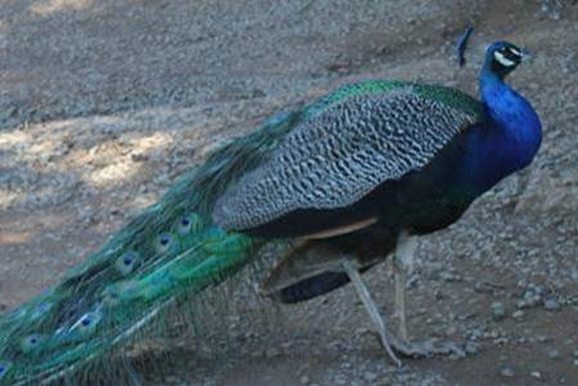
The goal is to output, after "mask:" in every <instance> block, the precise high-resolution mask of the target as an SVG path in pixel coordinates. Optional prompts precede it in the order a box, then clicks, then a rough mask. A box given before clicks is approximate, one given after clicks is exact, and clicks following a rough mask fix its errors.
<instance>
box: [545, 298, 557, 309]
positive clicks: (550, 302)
mask: <svg viewBox="0 0 578 386" xmlns="http://www.w3.org/2000/svg"><path fill="white" fill-rule="evenodd" d="M544 308H545V309H547V310H548V311H556V310H558V309H560V303H558V299H556V298H550V299H547V300H546V301H545V302H544Z"/></svg>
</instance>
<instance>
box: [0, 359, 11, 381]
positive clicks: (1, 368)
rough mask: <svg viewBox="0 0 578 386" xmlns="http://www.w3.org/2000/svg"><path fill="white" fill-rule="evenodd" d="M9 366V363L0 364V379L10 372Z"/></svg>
mask: <svg viewBox="0 0 578 386" xmlns="http://www.w3.org/2000/svg"><path fill="white" fill-rule="evenodd" d="M10 368H11V365H10V363H9V362H0V378H2V377H3V376H4V375H5V374H6V373H8V371H9V370H10Z"/></svg>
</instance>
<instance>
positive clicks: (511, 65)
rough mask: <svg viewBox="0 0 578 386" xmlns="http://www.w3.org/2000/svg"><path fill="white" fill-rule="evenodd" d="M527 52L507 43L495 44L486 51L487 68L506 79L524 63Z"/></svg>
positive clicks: (499, 42)
mask: <svg viewBox="0 0 578 386" xmlns="http://www.w3.org/2000/svg"><path fill="white" fill-rule="evenodd" d="M526 54H527V53H526V51H525V50H523V49H521V48H519V47H517V46H516V45H514V44H512V43H508V42H505V41H498V42H494V43H492V44H491V45H489V46H488V48H487V49H486V62H485V67H486V68H487V69H489V70H490V71H491V72H493V73H495V74H497V75H498V76H499V77H500V78H502V79H503V78H505V77H506V76H507V75H509V74H510V73H511V72H512V71H514V70H515V69H516V67H518V65H519V64H520V63H522V59H523V58H524V56H525V55H526Z"/></svg>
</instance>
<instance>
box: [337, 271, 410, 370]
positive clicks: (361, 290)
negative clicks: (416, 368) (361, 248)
mask: <svg viewBox="0 0 578 386" xmlns="http://www.w3.org/2000/svg"><path fill="white" fill-rule="evenodd" d="M343 267H344V268H345V272H347V275H348V276H349V279H351V282H352V283H353V286H354V287H355V290H356V291H357V295H358V296H359V298H360V299H361V302H362V303H363V305H364V306H365V309H366V311H367V313H368V314H369V316H370V318H371V320H372V321H373V324H374V325H375V327H376V328H377V331H378V333H379V336H380V338H381V343H382V344H383V347H384V348H385V351H386V352H387V355H389V357H390V358H391V359H392V361H393V362H394V363H395V364H396V365H397V366H398V367H399V366H401V361H400V360H399V359H398V358H397V356H396V355H395V353H394V352H393V349H392V344H393V342H392V338H391V336H390V334H389V332H388V331H387V327H386V324H385V320H384V318H383V317H382V316H381V315H380V314H379V311H378V309H377V306H376V305H375V302H374V301H373V299H372V298H371V295H370V293H369V291H368V289H367V287H366V286H365V283H364V282H363V280H362V279H361V275H360V274H359V271H358V270H357V268H356V267H354V266H353V264H352V262H351V261H350V260H347V259H346V260H344V261H343Z"/></svg>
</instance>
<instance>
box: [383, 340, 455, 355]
mask: <svg viewBox="0 0 578 386" xmlns="http://www.w3.org/2000/svg"><path fill="white" fill-rule="evenodd" d="M391 346H392V348H393V350H394V351H395V352H396V353H397V354H398V355H400V356H403V357H405V358H412V359H420V358H431V357H436V356H447V357H452V358H458V359H459V358H463V357H465V356H466V353H465V351H464V350H463V349H462V348H460V347H459V345H458V344H456V343H453V342H444V343H436V342H435V340H434V339H429V340H426V341H424V342H419V343H412V342H408V341H403V340H399V339H397V338H394V339H392V340H391Z"/></svg>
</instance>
